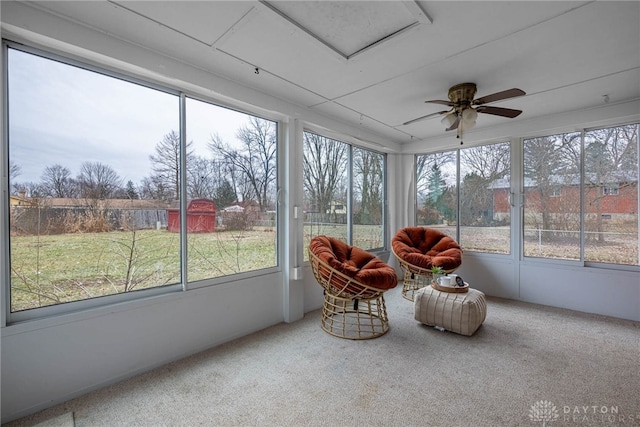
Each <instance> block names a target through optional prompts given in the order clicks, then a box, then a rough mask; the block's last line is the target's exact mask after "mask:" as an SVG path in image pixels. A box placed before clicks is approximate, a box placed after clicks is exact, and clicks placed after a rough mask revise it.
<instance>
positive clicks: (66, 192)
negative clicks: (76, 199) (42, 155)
mask: <svg viewBox="0 0 640 427" xmlns="http://www.w3.org/2000/svg"><path fill="white" fill-rule="evenodd" d="M40 180H41V188H42V191H43V193H44V194H43V195H44V196H49V197H73V193H74V191H73V187H74V180H73V178H71V171H70V170H69V169H67V168H66V167H64V166H61V165H59V164H55V165H53V166H47V167H46V168H44V171H43V172H42V175H41V177H40Z"/></svg>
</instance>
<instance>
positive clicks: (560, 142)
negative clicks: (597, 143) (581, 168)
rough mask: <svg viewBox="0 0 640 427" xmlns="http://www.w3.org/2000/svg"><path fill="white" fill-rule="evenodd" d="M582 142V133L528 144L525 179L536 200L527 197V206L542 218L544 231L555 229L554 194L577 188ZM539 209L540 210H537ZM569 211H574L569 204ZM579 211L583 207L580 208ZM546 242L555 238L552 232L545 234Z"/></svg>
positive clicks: (525, 151)
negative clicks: (577, 158)
mask: <svg viewBox="0 0 640 427" xmlns="http://www.w3.org/2000/svg"><path fill="white" fill-rule="evenodd" d="M579 142H580V133H579V132H574V133H567V134H560V135H551V136H545V137H539V138H532V139H528V140H526V141H525V144H524V176H525V185H527V184H528V183H527V182H526V181H527V180H530V181H529V185H530V186H531V187H530V188H531V191H532V192H533V193H532V194H534V193H535V194H536V198H535V199H534V198H533V197H527V202H528V203H529V205H530V207H531V208H532V211H533V212H538V213H539V214H540V215H541V217H542V228H543V229H544V230H549V229H551V227H552V218H553V213H552V212H551V211H552V209H551V206H550V204H551V201H552V195H553V194H554V192H555V191H556V190H557V189H558V188H559V187H561V186H563V185H566V186H570V185H572V184H575V179H576V176H577V171H576V165H575V163H574V160H572V159H575V154H574V153H573V152H574V151H575V150H576V145H578V144H579ZM536 205H537V206H536ZM565 207H566V208H572V207H571V206H569V204H565ZM577 208H578V209H579V206H577ZM544 235H545V237H546V238H551V237H552V236H551V234H550V233H549V232H546V231H545V232H544Z"/></svg>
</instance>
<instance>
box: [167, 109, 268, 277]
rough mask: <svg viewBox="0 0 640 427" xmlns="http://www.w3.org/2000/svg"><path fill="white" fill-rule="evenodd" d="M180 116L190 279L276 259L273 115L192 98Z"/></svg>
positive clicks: (246, 268) (264, 264)
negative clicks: (183, 137) (183, 131)
mask: <svg viewBox="0 0 640 427" xmlns="http://www.w3.org/2000/svg"><path fill="white" fill-rule="evenodd" d="M186 117H187V124H186V126H187V159H186V160H187V202H188V207H187V232H188V234H187V240H188V252H187V253H188V259H187V274H188V279H189V281H195V280H202V279H207V278H212V277H219V276H226V275H230V274H235V273H242V272H246V271H252V270H258V269H263V268H268V267H274V266H276V265H277V246H276V242H277V221H276V210H277V142H278V140H277V135H278V132H277V124H276V122H273V121H270V120H265V119H262V118H259V117H255V116H251V115H248V114H244V113H240V112H237V111H233V110H229V109H227V108H223V107H219V106H216V105H213V104H210V103H206V102H202V101H199V100H194V99H191V98H187V100H186ZM175 215H176V217H177V218H178V220H179V213H178V212H176V213H175Z"/></svg>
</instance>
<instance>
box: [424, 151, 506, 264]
mask: <svg viewBox="0 0 640 427" xmlns="http://www.w3.org/2000/svg"><path fill="white" fill-rule="evenodd" d="M458 156H459V159H458ZM458 164H459V168H458V167H457V165H458ZM458 169H459V170H458ZM510 169H511V167H510V148H509V144H508V143H498V144H490V145H483V146H479V147H471V148H464V149H460V150H455V151H447V152H442V153H434V154H426V155H418V156H416V224H417V225H422V226H425V227H429V228H435V229H438V230H440V231H442V232H443V233H445V234H447V235H449V236H451V237H453V238H454V239H457V238H458V237H457V233H458V229H459V232H460V236H459V243H460V244H461V246H462V247H463V248H464V249H465V250H472V251H478V252H488V253H502V254H508V253H510V240H511V231H510V225H511V206H510V199H509V197H510V185H511V184H510V180H509V177H510Z"/></svg>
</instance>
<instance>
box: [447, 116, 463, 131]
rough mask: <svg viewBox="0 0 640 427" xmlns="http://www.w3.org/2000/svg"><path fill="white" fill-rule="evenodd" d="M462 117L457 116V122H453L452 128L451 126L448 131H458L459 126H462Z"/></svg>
mask: <svg viewBox="0 0 640 427" xmlns="http://www.w3.org/2000/svg"><path fill="white" fill-rule="evenodd" d="M461 118H462V117H461V116H460V114H458V115H457V116H456V121H455V122H453V124H452V125H451V126H449V127H448V128H447V129H446V130H454V129H458V125H460V120H461Z"/></svg>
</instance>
